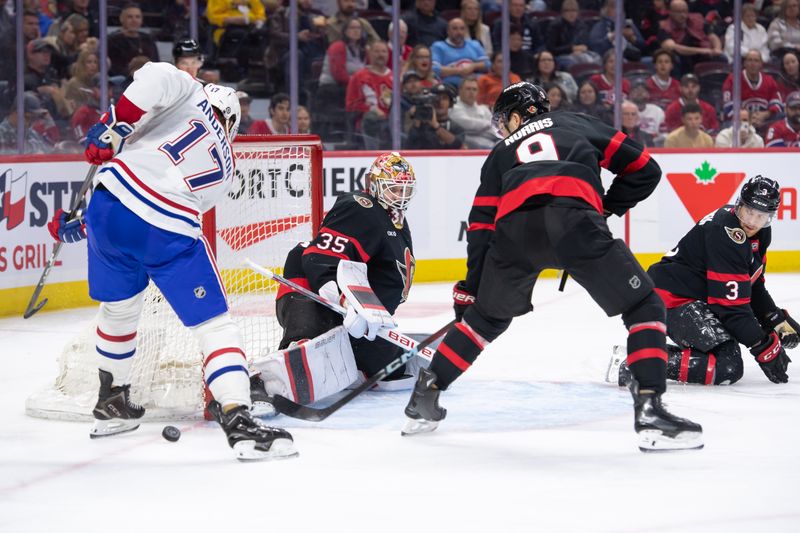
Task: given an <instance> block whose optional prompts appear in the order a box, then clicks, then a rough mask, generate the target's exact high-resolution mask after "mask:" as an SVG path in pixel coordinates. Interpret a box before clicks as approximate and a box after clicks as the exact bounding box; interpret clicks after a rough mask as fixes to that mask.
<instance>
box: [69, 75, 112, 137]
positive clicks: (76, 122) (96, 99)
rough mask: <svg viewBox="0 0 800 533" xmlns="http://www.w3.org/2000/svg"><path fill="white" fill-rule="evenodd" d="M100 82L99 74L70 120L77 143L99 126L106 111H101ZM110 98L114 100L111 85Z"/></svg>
mask: <svg viewBox="0 0 800 533" xmlns="http://www.w3.org/2000/svg"><path fill="white" fill-rule="evenodd" d="M76 65H77V63H76ZM100 82H101V79H100V75H99V74H95V75H94V76H92V80H91V82H90V83H91V85H92V86H91V89H89V90H85V89H83V91H85V92H86V96H85V97H84V100H83V101H82V102H81V104H80V105H79V106H78V107H77V109H76V110H75V113H73V114H72V117H71V118H70V122H69V124H70V128H71V129H72V134H73V135H72V136H73V137H74V138H75V140H77V141H83V139H84V138H85V137H86V133H87V132H88V131H89V128H91V127H92V126H94V125H95V124H97V122H98V121H99V120H100V115H101V114H102V113H103V111H105V110H103V111H101V110H100ZM108 97H109V99H111V100H113V98H114V92H113V87H112V85H111V84H109V90H108Z"/></svg>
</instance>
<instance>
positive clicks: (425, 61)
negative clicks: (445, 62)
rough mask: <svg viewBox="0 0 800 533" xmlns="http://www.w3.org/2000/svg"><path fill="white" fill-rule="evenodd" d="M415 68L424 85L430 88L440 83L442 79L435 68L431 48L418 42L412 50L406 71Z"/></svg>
mask: <svg viewBox="0 0 800 533" xmlns="http://www.w3.org/2000/svg"><path fill="white" fill-rule="evenodd" d="M409 70H413V71H414V72H416V73H417V74H418V75H419V78H420V83H421V84H422V86H423V87H426V88H428V89H430V88H431V87H434V86H436V85H438V84H439V83H440V82H441V80H440V79H439V77H438V76H437V75H436V72H435V71H434V70H433V61H432V57H431V49H430V48H428V47H427V46H426V45H424V44H418V45H417V46H415V47H414V48H413V49H412V50H411V55H410V56H409V58H408V63H407V64H406V68H405V71H406V72H407V71H409Z"/></svg>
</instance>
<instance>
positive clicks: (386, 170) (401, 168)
mask: <svg viewBox="0 0 800 533" xmlns="http://www.w3.org/2000/svg"><path fill="white" fill-rule="evenodd" d="M367 176H368V184H367V192H368V193H369V194H370V195H372V196H374V197H375V198H377V200H378V203H380V204H381V206H383V208H384V209H386V210H387V211H389V214H390V215H391V216H392V222H394V224H395V226H397V227H398V228H402V227H403V216H404V213H405V210H406V208H407V207H408V203H409V202H410V201H411V199H412V198H413V197H414V194H415V193H416V189H417V178H416V176H415V175H414V169H413V168H411V165H410V164H408V161H406V159H405V158H404V157H403V156H401V155H400V154H399V153H397V152H391V153H388V154H382V155H380V156H378V158H377V159H375V161H374V162H373V163H372V166H371V167H370V168H369V171H368V172H367Z"/></svg>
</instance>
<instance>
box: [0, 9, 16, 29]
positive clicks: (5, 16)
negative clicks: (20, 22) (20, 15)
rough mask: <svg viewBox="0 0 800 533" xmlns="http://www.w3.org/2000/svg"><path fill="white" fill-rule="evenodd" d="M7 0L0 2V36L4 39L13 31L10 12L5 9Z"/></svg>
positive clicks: (12, 19) (13, 23) (12, 18)
mask: <svg viewBox="0 0 800 533" xmlns="http://www.w3.org/2000/svg"><path fill="white" fill-rule="evenodd" d="M7 5H8V0H0V35H3V37H5V36H6V35H9V34H10V33H11V32H13V31H14V25H15V22H14V17H13V16H12V14H11V12H10V11H9V10H8V9H6V6H7Z"/></svg>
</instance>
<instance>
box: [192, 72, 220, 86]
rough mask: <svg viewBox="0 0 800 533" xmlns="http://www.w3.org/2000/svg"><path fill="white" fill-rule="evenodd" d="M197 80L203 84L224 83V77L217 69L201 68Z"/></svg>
mask: <svg viewBox="0 0 800 533" xmlns="http://www.w3.org/2000/svg"><path fill="white" fill-rule="evenodd" d="M197 79H199V80H200V81H202V82H203V83H213V84H215V85H219V83H220V82H221V81H222V76H221V74H220V72H219V69H217V68H201V69H200V70H198V71H197Z"/></svg>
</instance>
